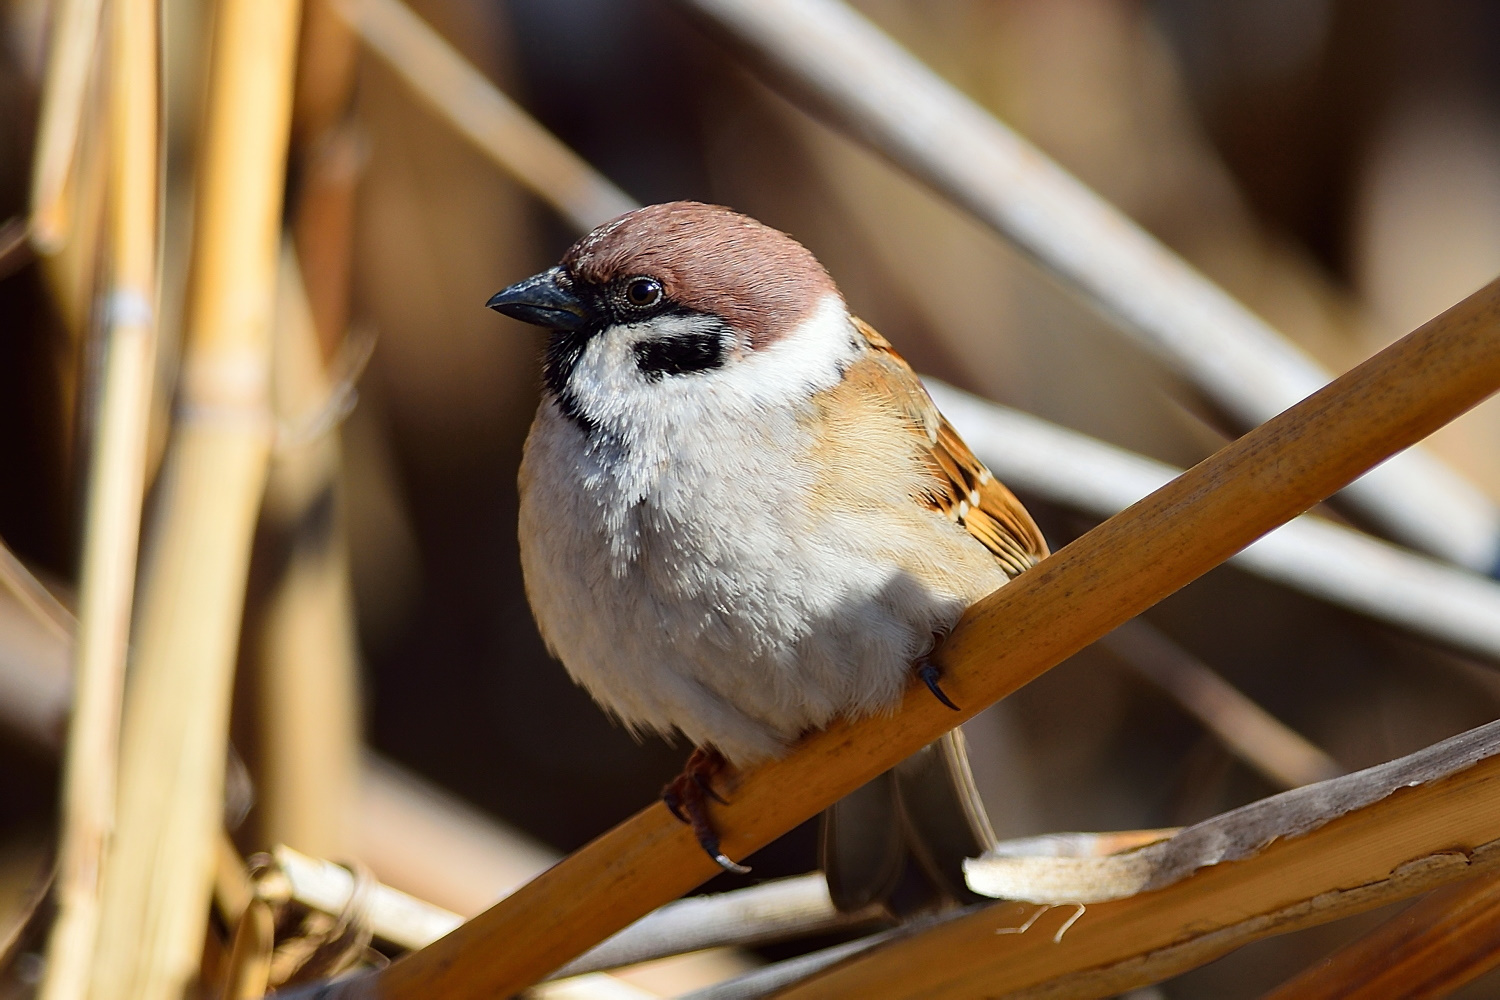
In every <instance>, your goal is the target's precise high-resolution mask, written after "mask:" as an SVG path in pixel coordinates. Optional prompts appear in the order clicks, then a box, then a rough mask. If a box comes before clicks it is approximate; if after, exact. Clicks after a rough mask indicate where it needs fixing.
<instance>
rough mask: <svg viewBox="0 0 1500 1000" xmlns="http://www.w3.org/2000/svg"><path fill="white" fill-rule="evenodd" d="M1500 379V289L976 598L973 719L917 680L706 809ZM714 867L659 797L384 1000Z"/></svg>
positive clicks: (770, 821) (1216, 543)
mask: <svg viewBox="0 0 1500 1000" xmlns="http://www.w3.org/2000/svg"><path fill="white" fill-rule="evenodd" d="M1497 388H1500V282H1495V283H1492V284H1491V285H1489V286H1487V287H1485V288H1484V289H1481V290H1480V291H1479V292H1476V293H1475V294H1474V295H1472V296H1470V297H1469V298H1468V299H1466V300H1464V301H1463V302H1462V303H1460V304H1459V305H1457V306H1455V307H1454V308H1453V309H1450V310H1449V311H1448V312H1446V313H1444V314H1443V315H1442V316H1440V317H1438V318H1437V319H1435V320H1433V321H1432V322H1430V323H1428V324H1426V325H1424V326H1423V327H1422V328H1421V329H1419V330H1417V331H1416V332H1414V333H1412V334H1410V335H1409V336H1407V337H1405V338H1403V339H1402V340H1400V341H1398V342H1397V343H1396V344H1394V345H1392V346H1391V347H1390V348H1388V349H1386V350H1385V351H1382V352H1381V353H1380V354H1378V355H1376V356H1375V357H1373V358H1371V359H1370V360H1369V361H1367V362H1365V363H1364V364H1362V365H1360V366H1359V367H1358V368H1355V369H1354V370H1353V371H1351V372H1349V373H1347V374H1346V375H1344V376H1342V377H1340V378H1339V379H1337V380H1336V381H1335V382H1334V383H1333V384H1332V385H1330V386H1328V387H1327V388H1325V389H1323V390H1321V391H1319V392H1317V393H1316V394H1314V395H1313V396H1311V397H1310V398H1308V399H1307V400H1304V401H1303V402H1301V403H1299V404H1298V405H1296V406H1294V407H1292V408H1291V409H1289V410H1288V411H1287V412H1285V413H1283V414H1281V415H1279V416H1278V417H1276V418H1274V419H1273V420H1271V421H1269V422H1267V423H1266V424H1265V425H1263V426H1261V427H1259V428H1256V429H1255V430H1253V431H1251V432H1250V433H1248V434H1247V435H1245V436H1244V437H1243V438H1241V439H1240V440H1238V441H1236V442H1234V443H1232V444H1230V445H1229V446H1227V447H1225V448H1224V449H1223V450H1221V451H1220V452H1218V453H1217V454H1215V455H1213V456H1212V457H1210V458H1208V459H1206V460H1205V461H1204V462H1202V463H1200V464H1199V465H1197V466H1195V467H1194V468H1193V469H1190V470H1188V471H1187V472H1186V473H1184V474H1183V475H1182V476H1181V477H1179V478H1178V479H1176V480H1174V481H1173V482H1172V483H1170V484H1168V485H1167V486H1165V487H1163V488H1162V489H1160V490H1158V491H1157V492H1155V493H1154V494H1152V495H1151V496H1150V497H1147V498H1146V499H1145V500H1143V501H1141V502H1140V503H1138V504H1136V505H1134V506H1133V507H1131V508H1130V509H1129V510H1127V511H1125V512H1124V513H1122V514H1119V515H1117V516H1116V517H1114V518H1112V519H1110V520H1109V521H1106V522H1105V523H1104V524H1102V525H1100V526H1099V527H1098V528H1095V529H1094V530H1093V531H1091V532H1089V533H1088V534H1086V535H1084V536H1083V537H1082V538H1080V539H1078V540H1077V541H1075V542H1074V543H1072V544H1071V545H1069V546H1067V547H1066V548H1064V549H1062V550H1061V551H1059V552H1057V553H1055V554H1054V555H1053V556H1051V557H1050V558H1049V559H1047V560H1045V561H1044V562H1043V563H1041V564H1040V565H1038V566H1037V567H1036V568H1034V569H1033V570H1031V571H1029V572H1027V573H1024V574H1022V575H1021V576H1020V577H1018V578H1017V579H1016V580H1015V581H1013V582H1012V583H1010V584H1009V585H1007V586H1005V587H1002V588H1000V589H999V590H998V591H996V592H995V593H994V594H991V595H990V596H989V597H987V598H985V599H984V600H983V601H980V602H979V603H978V604H977V605H975V606H974V607H973V608H971V609H970V611H969V612H968V614H966V615H965V617H964V619H963V621H962V622H960V624H959V626H958V627H957V628H956V629H955V631H954V633H953V635H952V636H951V637H950V638H949V640H948V641H947V642H946V643H945V644H944V645H943V646H942V647H941V648H940V649H939V650H938V652H937V654H936V659H937V662H938V665H939V666H940V668H941V669H942V670H943V672H944V684H945V686H947V687H948V688H949V691H950V694H951V695H952V697H953V699H954V700H955V701H956V702H957V703H958V704H959V705H961V706H963V711H961V712H956V713H955V712H951V711H949V710H947V709H945V708H944V707H943V706H941V705H939V704H938V703H937V702H936V701H935V700H934V699H932V698H931V696H930V695H928V694H926V693H925V691H921V690H916V689H913V690H911V691H909V692H908V695H907V697H906V699H905V700H904V702H903V704H902V706H901V708H900V710H899V711H898V712H897V714H896V715H895V716H894V717H893V718H877V719H864V720H860V721H856V722H847V723H838V724H835V725H833V726H831V727H830V728H829V729H827V730H825V731H823V732H819V733H815V734H812V735H810V736H809V737H808V738H807V739H806V740H805V741H804V742H803V743H802V745H801V746H800V747H799V748H798V749H797V751H796V752H794V753H793V754H792V755H791V756H789V757H787V758H785V759H783V760H779V761H775V762H772V763H770V764H767V765H765V766H763V767H761V768H758V769H756V770H754V771H751V772H749V773H747V774H744V775H742V776H740V778H739V781H738V783H737V785H736V786H735V787H734V788H733V789H732V790H731V792H730V796H731V797H730V803H729V804H728V805H727V806H722V807H717V808H715V809H714V810H713V814H714V821H715V823H716V825H717V826H718V828H719V829H720V830H721V831H722V833H723V844H724V849H725V852H726V853H727V854H729V856H730V857H735V858H740V857H744V856H745V855H746V854H749V853H750V852H752V851H754V850H756V849H758V848H759V847H761V846H763V845H764V844H766V843H768V842H769V841H771V840H772V839H774V838H775V837H777V836H780V835H781V834H782V833H784V832H785V831H786V830H788V829H790V828H791V827H793V826H794V825H796V824H797V823H799V822H801V821H803V820H805V819H807V818H809V817H811V816H812V815H814V814H816V813H817V812H818V811H819V810H820V809H822V808H824V807H826V806H827V805H829V804H830V803H832V802H834V801H835V800H837V799H838V798H840V797H841V796H843V795H846V794H848V793H849V792H851V791H853V790H854V789H855V788H857V787H859V786H860V785H861V784H863V783H864V782H865V781H868V780H869V779H870V778H872V777H874V776H875V775H877V774H879V773H880V772H881V771H884V770H885V769H887V768H889V767H890V766H891V765H893V764H894V763H896V762H897V761H899V760H901V759H902V758H903V757H905V756H907V755H909V754H911V753H913V752H915V751H916V750H917V749H918V748H920V747H921V746H923V745H925V744H926V743H928V742H930V741H931V740H932V739H934V738H935V737H936V736H937V735H938V734H940V733H942V732H944V731H946V730H947V729H950V728H952V727H953V726H954V725H957V724H959V723H961V722H963V721H964V720H965V719H967V718H969V717H972V716H973V715H974V714H976V713H978V712H979V711H981V710H982V709H983V708H985V707H987V706H988V705H989V704H991V703H993V702H994V701H996V700H997V699H999V698H1001V697H1004V696H1005V695H1007V694H1009V693H1010V692H1012V691H1014V690H1015V689H1016V688H1018V687H1020V686H1021V685H1023V684H1025V683H1027V682H1028V681H1030V680H1032V679H1033V678H1035V677H1036V676H1038V675H1039V674H1041V673H1043V672H1044V671H1046V670H1047V669H1049V668H1050V667H1052V666H1053V665H1055V664H1056V663H1058V662H1060V661H1061V660H1062V659H1064V658H1065V657H1067V656H1068V655H1070V654H1072V653H1074V652H1076V651H1077V650H1078V649H1080V648H1082V647H1083V646H1085V645H1087V644H1088V643H1090V642H1093V641H1094V640H1096V639H1098V638H1099V637H1101V636H1102V635H1104V634H1105V633H1107V632H1109V631H1110V630H1111V629H1113V628H1115V627H1116V626H1118V625H1119V624H1121V623H1122V622H1124V621H1127V620H1128V619H1130V618H1131V617H1133V616H1135V615H1136V614H1138V613H1140V612H1141V611H1143V610H1145V609H1146V608H1148V607H1150V606H1151V605H1152V604H1154V603H1156V602H1157V601H1159V600H1161V599H1162V598H1163V597H1165V596H1167V595H1168V594H1170V593H1172V592H1174V591H1175V590H1177V589H1179V588H1180V587H1182V586H1184V585H1185V584H1187V583H1189V582H1191V581H1192V580H1194V579H1196V578H1197V577H1198V576H1200V575H1202V574H1203V573H1205V572H1207V571H1208V570H1209V569H1211V568H1212V567H1213V566H1216V565H1218V564H1219V563H1220V562H1222V561H1223V560H1224V559H1226V558H1228V557H1229V556H1230V555H1231V554H1233V553H1234V552H1236V551H1238V550H1239V549H1241V548H1243V547H1244V546H1245V545H1248V544H1249V543H1250V542H1252V541H1253V540H1254V539H1256V538H1257V537H1259V536H1260V535H1262V534H1264V533H1265V532H1267V531H1269V530H1271V529H1272V528H1274V527H1275V526H1276V525H1278V524H1280V523H1282V522H1284V521H1286V520H1288V519H1289V518H1291V517H1293V516H1295V515H1296V514H1298V513H1301V512H1302V511H1305V510H1307V509H1308V508H1309V507H1311V506H1312V505H1313V504H1315V503H1317V502H1318V501H1319V500H1321V499H1322V498H1324V497H1326V496H1328V495H1329V494H1331V493H1332V492H1334V491H1335V490H1337V489H1339V488H1341V487H1342V486H1344V485H1345V484H1347V483H1348V482H1350V481H1351V480H1353V479H1354V478H1355V477H1357V476H1358V475H1360V474H1361V473H1363V472H1364V471H1365V470H1367V469H1369V468H1370V467H1372V466H1374V465H1375V464H1377V463H1379V462H1381V461H1383V460H1385V459H1386V458H1388V457H1389V456H1390V455H1391V454H1393V453H1395V452H1397V451H1399V450H1401V449H1403V448H1406V447H1409V446H1410V445H1412V444H1414V443H1415V442H1416V441H1419V440H1421V439H1422V438H1423V437H1425V436H1426V435H1427V434H1429V433H1431V432H1432V431H1433V430H1435V429H1436V428H1437V427H1440V426H1442V424H1444V423H1445V422H1447V421H1449V420H1451V419H1453V418H1454V417H1456V416H1457V415H1459V414H1460V413H1463V412H1464V411H1466V410H1468V409H1469V408H1471V407H1472V406H1474V405H1476V404H1477V403H1479V402H1480V401H1481V400H1483V399H1484V398H1486V397H1487V396H1489V395H1490V394H1491V393H1493V392H1494V391H1495V390H1496V389H1497ZM713 872H714V866H713V863H712V862H711V861H710V860H709V859H708V858H707V857H705V856H704V855H703V852H702V851H701V850H700V849H698V848H697V845H696V843H695V841H694V840H693V836H692V834H691V832H690V831H689V830H688V829H687V828H686V827H685V826H683V825H682V824H681V823H679V822H678V821H677V820H675V819H674V818H673V817H672V816H671V814H670V813H669V812H668V811H667V809H666V807H665V806H662V805H660V804H656V805H653V806H651V807H649V808H647V809H645V810H644V811H642V812H641V813H638V814H637V815H636V816H635V817H633V818H631V819H629V820H627V821H626V822H624V823H622V824H621V825H620V826H618V827H616V828H615V829H614V830H611V831H610V832H608V833H606V834H604V835H603V836H601V837H600V838H598V839H597V840H595V841H594V842H593V843H591V844H589V845H587V846H586V847H584V848H583V849H581V850H580V851H578V852H577V853H575V854H574V855H572V856H571V857H569V858H568V859H566V860H565V861H563V862H562V863H561V864H559V865H557V866H555V867H554V868H552V869H550V870H549V871H547V872H546V873H544V874H543V875H542V876H540V877H539V878H537V879H536V880H535V881H533V882H531V883H530V884H529V885H527V886H525V887H524V888H522V889H521V890H520V891H518V892H517V893H515V894H514V895H513V896H511V897H510V898H508V899H506V900H504V901H503V902H501V903H500V904H498V905H497V906H495V907H493V908H492V909H490V910H489V911H487V912H486V913H484V914H482V915H481V916H479V917H477V918H475V919H474V920H471V921H469V922H468V923H467V924H465V925H464V926H463V927H460V928H459V929H458V930H456V931H455V932H453V933H452V934H450V935H448V936H447V937H445V938H443V939H442V940H441V941H438V942H437V943H436V944H434V945H432V946H431V947H429V948H426V949H423V950H422V951H420V952H416V953H414V954H412V955H410V956H407V957H406V958H404V959H402V960H401V961H399V962H397V963H395V964H394V965H392V966H391V967H390V968H389V969H387V970H385V972H383V973H382V974H381V975H380V977H379V979H378V984H377V988H378V990H379V995H380V996H381V997H382V998H383V1000H406V998H415V997H425V996H444V997H448V998H453V1000H464V998H469V997H474V998H478V997H486V996H494V995H501V996H508V995H510V994H511V993H514V992H516V991H517V990H520V989H523V988H525V987H526V986H528V985H530V984H531V983H533V982H535V981H536V980H538V979H540V978H541V977H543V976H545V975H546V974H547V973H548V972H550V971H552V970H553V969H555V968H557V967H558V966H560V965H562V964H563V963H565V962H566V961H568V960H569V959H571V958H573V957H574V956H576V955H578V954H579V953H581V952H582V951H583V950H585V949H587V948H589V947H591V946H592V945H594V944H596V943H598V942H599V941H600V940H601V939H602V938H604V937H605V936H607V935H609V934H612V933H614V932H615V931H618V930H619V929H620V928H621V927H623V926H624V925H625V924H627V923H629V922H630V921H632V920H635V919H637V918H639V917H640V916H642V915H643V914H644V913H645V912H647V911H648V910H650V909H653V908H655V907H656V906H659V905H661V904H662V903H665V902H667V901H669V900H671V899H673V898H675V897H677V896H678V895H680V894H682V893H683V892H685V891H687V890H688V889H691V888H692V887H693V886H695V885H697V884H699V883H700V882H702V881H703V880H704V879H706V878H708V877H709V876H710V875H712V874H713Z"/></svg>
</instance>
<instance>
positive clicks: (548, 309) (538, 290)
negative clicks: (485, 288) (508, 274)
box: [485, 267, 589, 330]
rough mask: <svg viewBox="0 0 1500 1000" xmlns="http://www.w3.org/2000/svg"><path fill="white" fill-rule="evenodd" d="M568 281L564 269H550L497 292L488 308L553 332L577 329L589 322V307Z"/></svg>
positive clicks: (487, 303)
mask: <svg viewBox="0 0 1500 1000" xmlns="http://www.w3.org/2000/svg"><path fill="white" fill-rule="evenodd" d="M559 279H563V280H562V281H560V280H559ZM564 281H566V278H565V277H564V272H563V269H562V268H560V267H552V268H548V269H547V270H545V271H543V272H542V273H541V274H536V275H532V276H531V277H530V278H527V279H526V280H525V281H518V282H516V283H515V284H514V285H511V286H510V287H509V288H507V289H505V290H504V291H499V292H496V293H495V294H494V295H492V296H490V300H489V301H488V302H486V303H485V305H486V306H488V307H489V308H491V309H493V310H495V311H496V312H498V313H504V314H505V315H507V316H510V317H512V318H514V319H518V320H521V321H522V322H525V323H535V324H536V325H537V326H544V327H546V328H547V329H549V330H577V329H579V328H580V327H582V326H583V325H584V324H585V323H587V322H588V320H589V315H588V312H589V311H588V307H587V306H586V305H585V304H584V302H583V300H582V299H580V298H579V297H578V296H577V295H574V294H573V293H572V292H571V291H569V290H568V288H567V287H565V285H564Z"/></svg>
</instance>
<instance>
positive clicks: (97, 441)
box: [39, 0, 160, 1000]
mask: <svg viewBox="0 0 1500 1000" xmlns="http://www.w3.org/2000/svg"><path fill="white" fill-rule="evenodd" d="M76 6H78V5H77V4H70V5H66V6H65V8H64V9H65V10H70V9H71V8H72V7H76ZM109 10H110V18H109V34H108V37H109V49H110V58H109V88H108V92H107V99H108V101H109V123H110V126H111V134H110V136H109V142H108V147H107V148H108V151H109V158H110V167H109V188H108V223H107V224H108V227H109V236H108V247H109V260H108V274H109V278H108V282H109V283H108V287H107V290H106V292H105V295H104V298H103V301H102V307H103V312H104V317H103V320H104V324H105V327H106V340H105V356H104V373H103V390H102V392H101V394H100V400H99V408H98V416H97V422H96V429H95V433H94V435H93V439H94V453H93V456H92V463H91V469H90V473H89V486H88V500H87V514H86V520H85V526H84V543H83V569H82V574H81V575H82V580H81V587H80V592H79V608H78V626H77V638H76V642H75V644H74V656H75V663H74V668H73V710H72V717H71V720H70V723H69V727H68V744H67V749H66V752H65V755H64V766H63V781H62V838H61V844H60V846H59V854H58V874H57V893H56V899H57V905H58V914H57V919H56V922H55V923H54V924H53V927H52V933H51V937H50V939H49V941H48V945H47V966H46V976H45V978H44V979H43V981H42V986H41V991H40V994H39V995H40V996H41V997H42V1000H79V998H81V997H82V996H83V995H84V992H85V990H86V989H87V985H88V976H89V970H90V969H91V967H92V964H93V955H94V942H95V938H96V934H97V931H98V924H99V912H100V911H99V907H100V897H99V893H100V888H101V884H102V879H103V872H102V869H103V867H104V862H105V857H106V853H107V848H108V844H109V838H110V834H111V831H112V828H113V826H114V815H115V779H116V770H117V766H118V751H119V732H120V701H121V695H122V692H123V690H124V683H125V660H126V653H127V650H128V646H129V637H130V617H131V608H132V605H133V601H134V594H135V570H136V554H137V549H138V542H139V538H140V525H141V503H142V492H143V490H144V486H145V467H146V445H147V432H148V429H149V424H150V408H151V389H152V377H153V375H154V371H155V365H156V287H157V262H156V253H157V219H158V212H157V192H158V188H159V185H160V178H159V165H158V163H157V156H158V152H157V151H158V146H159V141H158V137H157V120H158V111H159V102H160V98H159V94H158V92H157V86H158V84H157V81H158V78H159V76H160V65H159V63H160V54H159V52H158V51H157V36H158V26H157V3H156V0H114V2H113V3H112V4H111V5H110V9H109Z"/></svg>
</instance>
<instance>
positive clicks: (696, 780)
mask: <svg viewBox="0 0 1500 1000" xmlns="http://www.w3.org/2000/svg"><path fill="white" fill-rule="evenodd" d="M693 784H695V785H697V786H698V788H699V790H700V791H702V792H703V794H704V795H707V796H708V797H709V798H711V799H713V800H714V801H715V802H717V803H718V804H719V805H721V806H727V805H729V800H728V799H726V798H725V797H724V796H722V795H720V794H719V793H718V792H716V791H714V786H713V782H711V781H709V780H708V779H707V778H705V777H704V776H703V775H701V774H699V773H697V772H696V771H695V772H693ZM681 818H682V817H681V816H679V817H678V819H681Z"/></svg>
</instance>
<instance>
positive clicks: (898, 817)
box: [819, 729, 996, 917]
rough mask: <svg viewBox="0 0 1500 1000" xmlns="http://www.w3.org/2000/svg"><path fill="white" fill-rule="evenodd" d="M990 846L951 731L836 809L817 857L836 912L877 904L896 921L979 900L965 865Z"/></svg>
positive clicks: (962, 748)
mask: <svg viewBox="0 0 1500 1000" xmlns="http://www.w3.org/2000/svg"><path fill="white" fill-rule="evenodd" d="M995 842H996V840H995V831H994V830H993V829H992V828H991V826H990V820H989V814H988V813H987V812H986V811H985V807H984V802H983V801H982V800H981V799H980V797H979V790H978V789H977V788H976V787H975V785H974V774H973V772H972V771H971V770H970V769H969V755H968V749H967V746H966V744H965V742H964V736H963V731H962V730H958V729H955V730H953V731H951V732H949V733H948V734H946V735H945V736H943V738H942V739H940V740H938V741H937V742H935V743H931V744H928V745H927V746H925V747H923V748H922V749H921V750H919V751H917V752H916V753H915V754H913V755H912V756H910V757H908V758H907V759H906V760H904V761H902V762H901V763H899V764H897V765H896V766H895V767H893V768H892V769H891V770H889V771H887V772H886V773H884V774H882V775H881V776H880V777H878V778H876V779H875V780H873V781H871V782H869V783H868V784H866V785H864V786H863V787H861V788H859V789H857V790H856V791H854V792H853V793H851V794H849V795H847V796H845V797H844V798H843V799H841V800H839V801H838V802H836V803H834V804H833V806H831V807H830V808H829V809H828V810H827V811H826V812H825V813H824V814H823V829H822V836H821V840H820V845H819V853H820V856H821V860H822V864H823V872H824V874H825V876H826V877H827V879H828V892H829V895H830V896H832V898H833V903H834V906H836V907H837V908H838V909H839V911H840V912H845V913H848V912H853V911H856V910H862V909H864V908H866V907H869V906H873V905H877V904H878V905H882V906H884V907H885V908H886V909H887V910H888V911H889V912H890V913H891V915H893V916H897V917H900V916H905V915H906V914H908V913H912V912H916V911H919V910H924V909H932V908H935V907H942V906H946V905H953V904H955V903H958V904H964V903H970V902H974V901H977V900H978V899H980V898H981V897H979V896H976V895H975V894H974V893H973V892H971V891H970V890H969V888H968V886H967V885H966V884H965V882H964V876H963V861H964V859H965V858H975V857H978V856H980V855H981V854H983V853H984V852H985V851H987V850H989V849H990V848H991V847H993V846H994V845H995Z"/></svg>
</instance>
